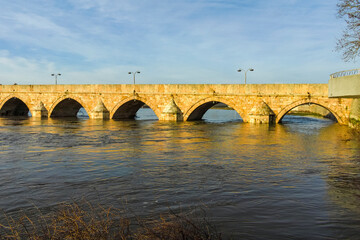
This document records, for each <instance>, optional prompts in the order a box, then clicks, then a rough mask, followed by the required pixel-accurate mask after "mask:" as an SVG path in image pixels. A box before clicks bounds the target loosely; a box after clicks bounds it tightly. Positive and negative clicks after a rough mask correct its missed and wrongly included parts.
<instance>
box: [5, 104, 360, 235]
mask: <svg viewBox="0 0 360 240" xmlns="http://www.w3.org/2000/svg"><path fill="white" fill-rule="evenodd" d="M141 111H142V112H141ZM205 118H207V120H205V121H201V122H181V123H167V122H158V121H156V120H151V119H154V116H153V115H151V113H149V112H148V110H147V109H142V110H140V113H139V118H138V120H136V121H113V120H110V121H96V120H90V119H86V118H80V119H66V120H64V119H63V120H61V119H60V120H56V119H55V120H54V119H49V120H47V119H46V120H35V119H32V118H26V119H8V118H3V119H0V149H1V151H0V209H3V210H5V211H6V212H12V213H14V212H17V211H19V210H21V209H22V210H23V209H27V208H29V207H31V206H32V205H34V204H35V205H36V206H38V207H40V208H45V209H46V208H48V207H52V206H55V205H57V204H58V203H59V202H61V201H69V200H72V199H80V198H82V197H85V198H86V199H87V200H89V201H98V202H101V203H103V204H107V205H113V206H122V205H123V204H124V203H125V204H126V206H127V207H128V208H130V209H131V210H132V211H133V212H134V213H136V214H137V215H140V216H150V215H152V214H155V215H156V214H157V215H158V214H159V213H162V212H167V211H168V209H169V208H173V209H177V208H179V207H180V208H184V209H186V208H187V207H196V206H200V207H203V206H206V208H207V209H208V212H209V215H210V218H211V219H212V220H213V221H214V222H215V225H217V227H218V229H219V230H220V231H221V232H223V233H224V235H225V236H226V237H233V239H238V238H245V239H259V238H260V239H268V238H272V239H289V238H291V239H358V238H359V236H360V136H359V135H358V134H357V133H355V132H354V131H353V130H351V129H349V128H347V127H343V126H339V125H338V124H335V123H333V122H332V121H329V120H324V119H316V118H305V117H295V116H287V117H286V118H285V119H284V121H283V124H281V125H280V124H279V125H276V126H268V125H266V124H263V125H253V124H246V123H243V122H242V121H240V120H238V115H237V114H236V113H235V112H234V111H225V110H209V111H208V113H207V114H206V116H205ZM144 119H148V120H144ZM149 119H150V120H149Z"/></svg>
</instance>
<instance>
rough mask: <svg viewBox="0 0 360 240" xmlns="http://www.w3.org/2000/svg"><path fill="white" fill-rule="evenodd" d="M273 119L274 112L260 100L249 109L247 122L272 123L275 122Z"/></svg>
mask: <svg viewBox="0 0 360 240" xmlns="http://www.w3.org/2000/svg"><path fill="white" fill-rule="evenodd" d="M275 119H276V117H275V113H274V112H273V111H272V110H271V109H270V107H269V106H268V105H267V104H266V103H265V102H264V101H262V102H261V103H259V104H257V105H256V106H255V107H253V108H252V109H251V110H250V113H249V115H248V118H247V122H249V123H268V124H273V123H275Z"/></svg>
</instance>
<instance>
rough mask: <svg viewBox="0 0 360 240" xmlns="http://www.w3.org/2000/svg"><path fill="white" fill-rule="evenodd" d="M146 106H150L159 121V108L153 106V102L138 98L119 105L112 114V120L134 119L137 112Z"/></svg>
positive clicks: (129, 99) (128, 99)
mask: <svg viewBox="0 0 360 240" xmlns="http://www.w3.org/2000/svg"><path fill="white" fill-rule="evenodd" d="M144 105H147V106H149V108H150V109H151V110H153V111H154V113H155V115H156V117H157V118H158V119H159V116H160V114H159V112H158V111H159V110H158V108H156V107H155V106H153V104H152V103H151V101H149V100H147V99H144V98H142V97H138V96H135V97H128V98H125V99H123V100H122V101H120V102H119V103H117V104H116V105H115V107H114V108H113V109H112V110H111V112H110V119H134V118H135V116H136V113H137V111H139V109H140V108H141V107H143V106H144Z"/></svg>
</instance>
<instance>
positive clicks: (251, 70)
mask: <svg viewBox="0 0 360 240" xmlns="http://www.w3.org/2000/svg"><path fill="white" fill-rule="evenodd" d="M237 71H238V72H241V71H243V70H242V69H241V68H239V70H237ZM248 71H250V72H253V71H254V69H253V68H249V69H248V70H246V71H245V84H246V73H247V72H248Z"/></svg>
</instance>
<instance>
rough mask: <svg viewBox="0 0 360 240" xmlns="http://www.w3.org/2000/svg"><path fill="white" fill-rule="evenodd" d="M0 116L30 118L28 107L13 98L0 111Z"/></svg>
mask: <svg viewBox="0 0 360 240" xmlns="http://www.w3.org/2000/svg"><path fill="white" fill-rule="evenodd" d="M0 116H23V117H28V116H31V113H30V111H29V108H28V106H26V104H25V103H24V102H23V101H21V100H20V99H19V98H16V97H13V98H10V99H9V100H7V101H6V103H5V104H4V105H3V106H2V108H1V110H0Z"/></svg>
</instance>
